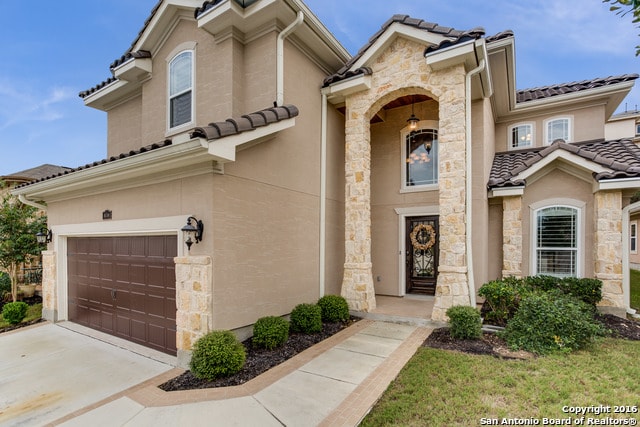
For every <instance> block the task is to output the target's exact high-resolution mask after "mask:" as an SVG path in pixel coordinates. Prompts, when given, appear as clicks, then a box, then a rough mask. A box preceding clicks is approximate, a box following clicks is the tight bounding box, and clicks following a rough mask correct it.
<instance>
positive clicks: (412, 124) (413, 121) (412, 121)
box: [407, 95, 420, 130]
mask: <svg viewBox="0 0 640 427" xmlns="http://www.w3.org/2000/svg"><path fill="white" fill-rule="evenodd" d="M413 105H414V102H413V95H411V117H409V118H408V119H407V123H409V129H411V130H415V129H417V128H418V122H419V121H420V119H419V118H417V117H416V115H415V114H413Z"/></svg>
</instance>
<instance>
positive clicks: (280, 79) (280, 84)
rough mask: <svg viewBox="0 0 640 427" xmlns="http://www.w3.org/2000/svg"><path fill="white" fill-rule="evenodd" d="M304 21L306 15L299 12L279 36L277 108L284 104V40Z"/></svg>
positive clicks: (277, 47)
mask: <svg viewBox="0 0 640 427" xmlns="http://www.w3.org/2000/svg"><path fill="white" fill-rule="evenodd" d="M302 21H304V14H303V13H302V11H298V16H297V17H296V20H295V21H293V22H292V23H291V24H289V26H288V27H287V28H285V29H284V30H282V31H281V32H280V34H278V40H277V42H276V106H281V105H282V104H283V103H284V39H285V38H287V36H289V34H291V33H292V32H293V31H294V30H295V29H296V28H297V27H298V26H299V25H300V24H302Z"/></svg>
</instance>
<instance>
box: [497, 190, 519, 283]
mask: <svg viewBox="0 0 640 427" xmlns="http://www.w3.org/2000/svg"><path fill="white" fill-rule="evenodd" d="M509 276H514V277H522V196H513V197H504V198H503V199H502V277H509Z"/></svg>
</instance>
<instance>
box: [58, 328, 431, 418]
mask: <svg viewBox="0 0 640 427" xmlns="http://www.w3.org/2000/svg"><path fill="white" fill-rule="evenodd" d="M431 330H432V328H429V327H417V326H408V325H401V324H395V323H386V322H381V321H373V320H366V319H365V320H361V321H359V322H357V323H356V324H354V325H352V326H351V327H349V328H347V329H345V330H343V331H341V332H340V333H338V334H336V335H334V336H332V337H331V338H329V339H327V340H325V341H323V342H321V343H319V344H317V345H315V346H313V347H312V348H310V349H308V350H306V351H304V352H303V353H301V354H299V355H297V356H296V357H294V358H292V359H289V360H288V361H287V362H285V363H283V364H281V365H279V366H277V367H275V368H273V369H271V370H269V371H267V372H266V373H264V374H262V375H261V376H259V377H257V378H255V379H253V380H251V381H249V382H247V383H245V384H243V385H241V386H236V387H226V388H214V389H205V390H189V391H178V392H164V391H162V390H160V389H159V388H157V385H158V384H162V383H163V382H165V381H167V380H168V379H170V378H173V377H175V376H176V375H178V374H179V373H181V372H182V371H181V370H179V369H174V370H171V371H169V372H167V373H165V374H163V375H160V376H158V377H155V378H153V379H152V380H149V381H146V382H144V383H142V384H140V385H138V386H136V387H133V388H130V389H128V390H125V391H124V392H122V393H118V394H116V395H114V396H112V397H110V398H109V399H105V400H104V401H102V402H99V403H98V404H95V405H92V406H91V407H88V408H84V409H83V410H81V411H77V412H75V413H73V414H70V415H69V416H66V417H64V418H62V419H60V420H58V421H56V422H55V423H53V424H52V425H60V426H65V427H69V426H86V425H91V426H93V427H99V426H136V427H137V426H154V427H155V426H171V427H175V426H181V425H189V426H218V425H220V426H283V425H284V426H291V427H293V426H305V427H307V426H355V425H357V424H358V423H359V422H360V420H361V419H362V418H363V417H364V416H365V415H366V414H367V412H368V411H369V410H370V408H371V407H372V406H373V405H374V404H375V402H376V401H377V400H378V399H379V397H380V396H381V395H382V393H383V392H384V391H385V390H386V388H387V386H388V385H389V383H390V382H391V381H392V380H393V379H394V378H395V377H396V376H397V374H398V372H400V369H402V367H403V366H404V365H405V363H406V362H407V361H408V360H409V359H410V358H411V356H412V355H413V354H414V353H415V351H416V349H417V348H418V347H419V346H420V345H421V344H422V342H423V341H424V340H425V339H426V337H427V336H428V335H429V333H430V332H431Z"/></svg>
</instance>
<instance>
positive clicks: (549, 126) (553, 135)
mask: <svg viewBox="0 0 640 427" xmlns="http://www.w3.org/2000/svg"><path fill="white" fill-rule="evenodd" d="M556 139H562V140H564V141H565V142H569V141H571V118H570V117H557V118H553V119H550V120H547V121H546V122H545V139H544V141H545V142H544V143H545V145H551V144H552V143H553V141H555V140H556Z"/></svg>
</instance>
